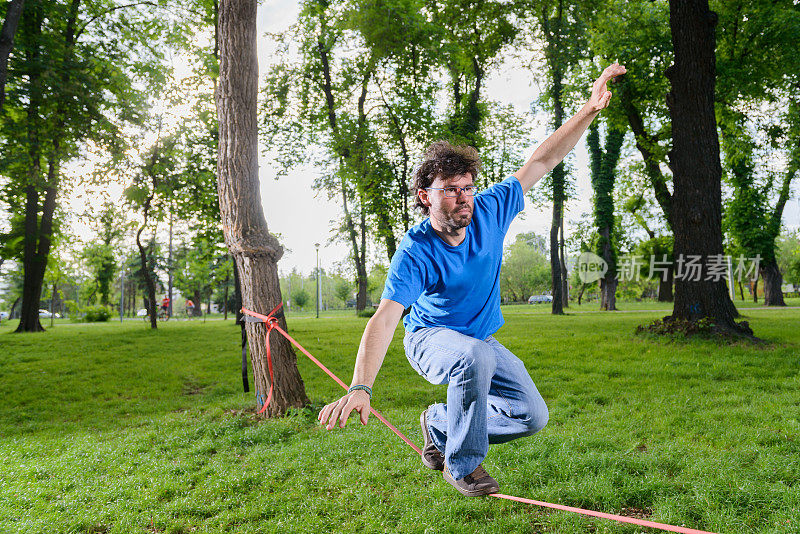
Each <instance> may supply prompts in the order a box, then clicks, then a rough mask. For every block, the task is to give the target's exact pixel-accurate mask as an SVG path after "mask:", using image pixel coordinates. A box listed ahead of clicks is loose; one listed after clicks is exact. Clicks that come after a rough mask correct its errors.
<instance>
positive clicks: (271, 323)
mask: <svg viewBox="0 0 800 534" xmlns="http://www.w3.org/2000/svg"><path fill="white" fill-rule="evenodd" d="M281 306H283V303H280V304H278V305H277V306H275V308H274V309H273V310H272V311H271V312H269V314H268V315H261V314H260V313H256V312H254V311H250V310H248V309H246V308H242V313H244V314H246V315H249V316H251V317H255V318H257V319H261V321H260V322H264V323H266V324H267V364H268V366H269V395H267V400H266V402H264V406H263V407H262V408H261V410H260V411H259V412H258V413H261V412H263V411H264V410H265V409H266V408H267V405H268V404H269V402H270V400H271V399H272V382H273V377H272V357H271V355H270V350H269V333H270V332H271V331H272V330H273V329H275V330H277V331H278V332H280V333H281V334H282V335H283V336H284V337H285V338H286V339H288V340H289V341H291V342H292V344H293V345H294V346H295V347H297V348H298V349H300V351H301V352H302V353H303V354H305V355H306V356H308V357H309V358H310V359H311V361H313V362H314V363H315V364H317V366H319V368H320V369H322V370H323V371H325V373H327V375H328V376H330V377H331V378H332V379H333V380H335V381H336V383H337V384H339V385H340V386H342V387H343V388H344V389H345V390H346V389H347V386H346V385H345V383H344V382H342V381H341V380H340V379H339V377H338V376H336V375H335V374H333V373H332V372H330V371H329V370H328V368H327V367H325V366H324V365H322V362H320V361H319V360H318V359H316V358H315V357H314V356H312V355H311V353H310V352H308V351H307V350H306V349H304V348H303V347H302V346H301V345H300V344H299V343H298V342H297V341H295V340H294V339H293V338H292V336H290V335H289V334H287V333H286V332H285V331H284V330H283V329H282V328H281V327H280V326H278V319H277V318H275V317H273V314H274V313H275V312H277V311H278V310H279V309H280V308H281ZM370 412H371V413H372V414H374V415H375V417H377V418H378V419H380V420H381V422H382V423H383V424H385V425H386V426H387V427H389V429H391V431H392V432H394V433H395V434H397V436H398V437H399V438H400V439H402V440H403V441H405V442H406V444H407V445H408V446H409V447H411V448H412V449H414V451H416V453H417V454H419V455H422V451H421V450H420V448H419V447H417V446H416V445H415V444H414V443H413V442H412V441H411V440H409V439H408V438H407V437H405V435H403V433H402V432H400V431H399V430H397V428H395V426H394V425H392V424H391V423H390V422H389V421H387V420H386V418H384V417H383V416H382V415H381V414H380V413H378V412H377V411H376V410H375V409H374V408H372V407H370ZM490 496H491V497H497V498H499V499H507V500H509V501H516V502H521V503H525V504H534V505H536V506H543V507H545V508H554V509H556V510H562V511H565V512H574V513H576V514H583V515H588V516H591V517H600V518H602V519H611V520H612V521H619V522H621V523H631V524H634V525H639V526H642V527H650V528H657V529H660V530H666V531H668V532H678V533H679V534H714V533H713V532H708V531H706V530H696V529H693V528H687V527H679V526H676V525H667V524H666V523H656V522H655V521H647V520H644V519H637V518H635V517H625V516H623V515H616V514H607V513H605V512H596V511H594V510H585V509H583V508H575V507H573V506H565V505H563V504H553V503H549V502H543V501H535V500H533V499H525V498H523V497H514V496H513V495H503V494H502V493H493V494H491V495H490Z"/></svg>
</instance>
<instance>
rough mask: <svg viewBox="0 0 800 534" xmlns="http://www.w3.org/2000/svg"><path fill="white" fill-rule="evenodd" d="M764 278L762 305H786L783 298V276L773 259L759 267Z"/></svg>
mask: <svg viewBox="0 0 800 534" xmlns="http://www.w3.org/2000/svg"><path fill="white" fill-rule="evenodd" d="M759 271H761V277H762V278H763V279H764V306H786V302H785V301H784V300H783V291H782V290H781V286H782V285H783V276H782V275H781V270H780V269H779V268H778V263H777V262H775V261H772V262H769V263H765V264H762V265H761V266H760V268H759Z"/></svg>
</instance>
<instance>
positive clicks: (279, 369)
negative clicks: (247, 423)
mask: <svg viewBox="0 0 800 534" xmlns="http://www.w3.org/2000/svg"><path fill="white" fill-rule="evenodd" d="M256 6H257V3H256V1H255V0H222V2H221V4H220V11H219V21H218V24H219V37H220V39H219V44H220V77H219V85H218V87H217V94H216V102H217V114H218V117H219V153H218V161H217V176H218V191H219V203H220V211H221V215H222V223H223V225H222V226H223V228H224V230H225V243H226V244H227V245H228V250H229V251H230V253H231V255H232V256H233V257H234V258H235V259H236V267H237V268H238V270H239V277H240V280H241V283H242V304H243V306H244V307H245V308H249V309H251V310H253V311H257V312H260V313H266V312H268V311H269V310H271V309H272V308H274V307H275V306H276V305H278V304H279V303H280V302H281V290H280V284H279V281H278V264H277V262H278V259H280V257H281V255H282V254H283V249H282V248H281V246H280V245H279V243H278V240H277V239H276V238H275V236H273V235H272V234H270V233H269V229H268V228H267V221H266V219H265V218H264V212H263V208H262V206H261V201H260V199H261V195H260V192H259V181H258V118H257V95H258V56H257V52H256V35H257V34H256ZM278 323H279V324H280V326H281V327H282V328H284V329H285V328H286V320H285V318H283V316H281V317H280V318H279V319H278ZM246 330H247V339H248V342H249V344H250V351H251V360H252V365H253V375H254V382H255V387H256V399H257V403H258V408H259V409H260V408H261V405H262V404H263V400H265V399H266V396H267V392H268V391H269V388H270V383H269V373H268V369H267V360H266V348H265V342H266V340H265V337H266V332H267V329H266V325H264V324H263V323H247V324H246ZM270 345H271V348H272V351H271V353H272V361H273V368H274V380H275V382H274V384H273V386H274V390H273V398H272V402H271V404H270V405H269V407H268V408H267V409H266V411H265V414H266V416H267V417H272V416H276V415H280V414H283V413H284V412H285V411H286V410H287V409H288V408H291V407H301V406H304V405H305V404H307V403H308V402H309V401H308V397H307V396H306V393H305V386H304V385H303V380H302V378H301V377H300V373H299V372H298V370H297V360H296V357H295V354H294V351H293V349H292V346H291V344H290V343H289V341H288V340H287V339H286V338H284V337H283V336H281V335H279V334H277V333H274V334H273V335H271V336H270Z"/></svg>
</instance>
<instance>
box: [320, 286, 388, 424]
mask: <svg viewBox="0 0 800 534" xmlns="http://www.w3.org/2000/svg"><path fill="white" fill-rule="evenodd" d="M403 310H404V308H403V305H402V304H400V303H398V302H395V301H393V300H389V299H383V300H381V303H380V305H379V306H378V310H377V311H376V312H375V315H373V316H372V318H371V319H370V320H369V322H368V323H367V326H366V328H364V335H362V336H361V345H360V346H359V347H358V355H357V356H356V365H355V369H354V370H353V381H352V382H351V383H350V386H351V387H352V386H355V385H358V384H360V385H364V386H367V387H369V388H372V384H374V383H375V377H376V376H378V370H379V369H380V368H381V365H382V364H383V358H384V357H385V356H386V351H387V350H388V349H389V343H391V342H392V337H393V336H394V331H395V329H396V328H397V323H398V322H399V321H400V317H402V316H403ZM369 401H370V396H369V394H368V393H367V392H366V391H364V390H363V389H357V390H354V391H351V392H349V393H347V394H346V395H343V396H342V397H341V398H340V399H339V400H337V401H335V402H332V403H330V404H328V405H327V406H325V407H324V408H323V409H322V410H320V412H319V417H318V418H317V419H319V422H320V424H323V425H325V426H326V428H327V429H328V430H331V429H333V428H334V427H335V426H336V421H337V420H338V421H339V427H340V428H344V425H345V424H347V418H348V417H350V413H351V412H352V411H353V410H355V411H357V412H358V413H359V414H361V424H362V425H366V424H367V421H368V420H369V408H370V404H369Z"/></svg>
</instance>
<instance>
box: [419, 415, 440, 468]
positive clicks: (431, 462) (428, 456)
mask: <svg viewBox="0 0 800 534" xmlns="http://www.w3.org/2000/svg"><path fill="white" fill-rule="evenodd" d="M419 424H420V425H422V437H423V439H425V445H424V446H423V447H422V463H423V464H425V466H426V467H429V468H431V469H435V470H436V471H441V470H442V469H444V454H442V453H441V452H439V449H437V448H436V445H434V444H433V441H432V440H431V433H430V432H429V431H428V409H427V408H425V411H423V412H422V415H420V416H419Z"/></svg>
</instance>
